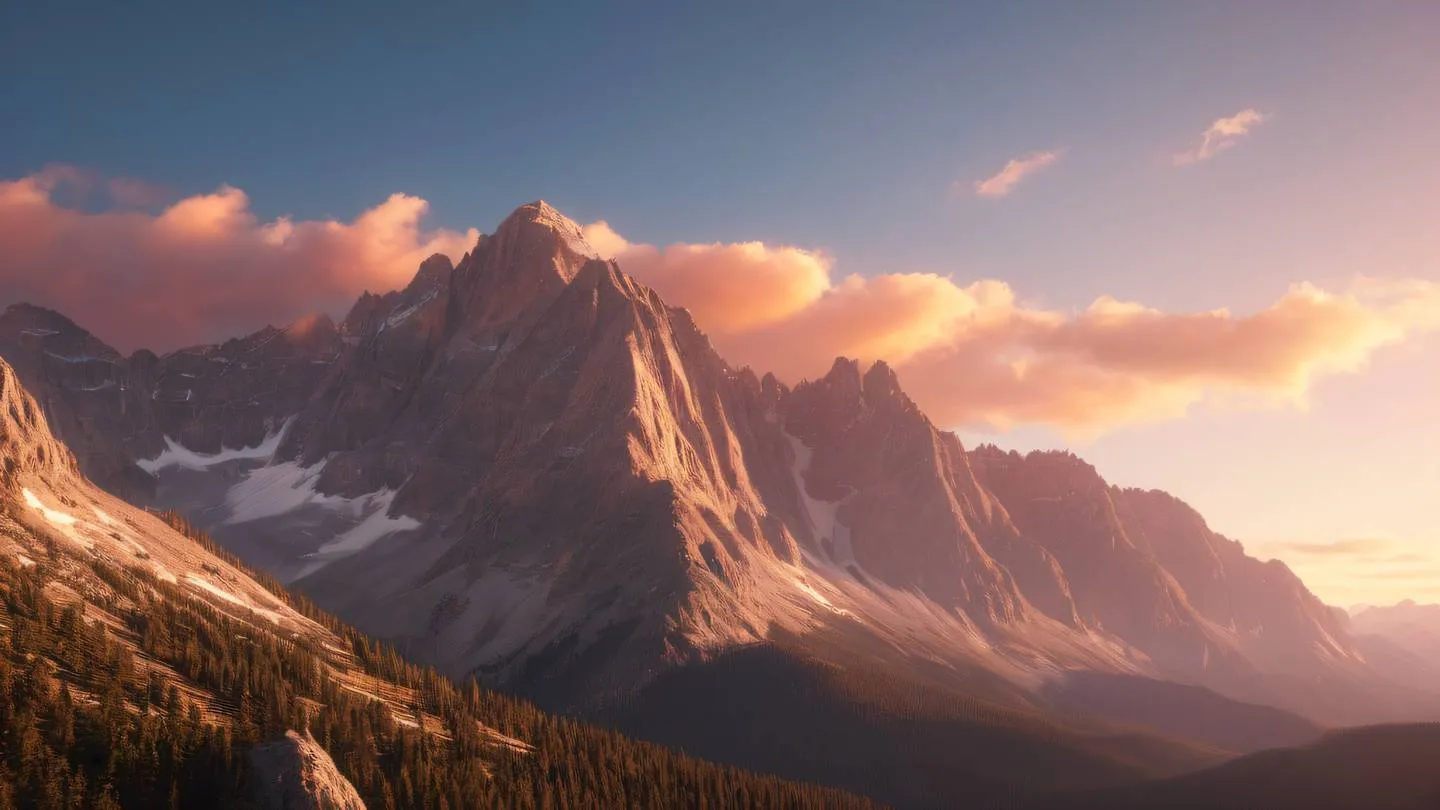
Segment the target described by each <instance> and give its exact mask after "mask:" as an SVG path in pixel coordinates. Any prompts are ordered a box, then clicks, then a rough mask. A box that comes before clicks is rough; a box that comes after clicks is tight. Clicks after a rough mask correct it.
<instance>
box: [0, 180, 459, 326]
mask: <svg viewBox="0 0 1440 810" xmlns="http://www.w3.org/2000/svg"><path fill="white" fill-rule="evenodd" d="M98 188H107V190H108V192H109V193H110V194H111V195H112V197H113V198H116V199H117V200H118V201H120V202H121V203H122V204H124V205H128V206H141V207H143V206H146V205H154V204H155V203H156V202H157V201H158V200H159V199H161V197H160V196H157V195H159V194H161V192H158V191H157V190H156V189H155V188H154V187H151V186H148V185H146V184H125V183H121V184H119V185H116V184H109V185H107V184H105V183H103V182H100V181H99V179H98V178H97V177H96V176H95V175H94V174H93V173H89V172H84V171H82V170H79V169H75V168H73V167H65V166H55V167H47V168H46V169H45V170H44V171H42V172H39V173H37V174H35V175H31V176H29V177H25V178H22V179H19V180H13V181H0V289H3V291H4V296H5V300H6V301H8V302H15V301H29V302H31V303H36V304H41V305H45V306H52V307H54V308H56V309H59V310H61V311H63V312H64V313H65V314H66V315H69V316H70V317H72V318H74V319H75V320H76V321H77V322H78V323H80V324H83V325H84V326H86V327H87V328H90V329H92V330H94V331H95V332H96V333H97V334H98V335H100V336H101V337H102V338H104V339H105V340H108V341H111V342H113V343H114V344H115V345H116V346H117V347H118V348H121V349H122V350H126V351H128V350H131V349H135V348H139V347H148V348H152V349H159V350H164V349H168V348H174V347H176V346H179V345H185V344H190V343H195V342H200V341H207V340H216V339H221V338H225V337H230V336H233V335H235V334H238V333H241V332H245V331H249V330H253V329H255V328H258V327H259V326H261V325H264V324H266V323H274V324H282V323H288V322H289V321H291V320H294V319H295V318H297V317H299V316H301V315H304V314H306V313H308V312H311V311H315V310H320V311H325V312H329V313H332V314H342V313H343V312H344V311H345V310H346V309H347V308H348V307H349V306H350V305H351V304H352V303H353V302H354V299H355V298H356V297H357V296H358V295H359V294H360V293H361V292H362V291H364V290H367V289H368V290H390V289H394V288H397V287H400V286H403V285H404V284H405V283H406V282H407V281H408V280H409V279H410V278H411V277H412V276H413V275H414V273H415V270H416V268H417V267H419V265H420V262H422V261H423V260H424V259H425V258H426V257H428V256H430V255H431V254H434V253H444V254H447V255H449V256H451V257H453V258H458V257H459V256H460V255H461V254H462V253H464V252H465V251H466V250H467V249H469V248H470V247H472V246H473V245H474V244H475V241H476V240H477V239H478V238H479V234H478V232H476V231H474V230H471V231H469V232H467V233H463V234H462V233H456V232H452V231H445V230H437V231H424V230H422V229H421V227H420V222H421V219H422V218H423V217H424V215H425V212H426V208H427V203H426V202H425V201H424V200H422V199H420V198H418V197H411V196H407V195H404V194H394V195H391V196H390V197H389V198H388V199H387V200H385V201H384V202H382V203H380V204H379V205H377V206H375V207H373V208H370V209H368V210H366V211H364V212H363V213H361V214H360V215H359V216H357V217H356V218H355V219H354V220H353V221H351V222H348V223H347V222H340V221H336V220H304V221H292V220H290V219H288V218H280V219H277V220H275V221H272V222H261V221H259V219H258V218H257V217H256V216H255V215H254V214H253V213H252V212H251V211H250V200H249V198H248V197H247V196H246V195H245V193H244V192H243V191H241V190H240V189H237V188H233V187H230V186H222V187H221V188H219V189H218V190H216V191H215V192H213V193H210V194H199V195H195V196H191V197H186V198H184V199H181V200H179V201H177V202H174V203H172V204H171V205H169V206H168V207H166V208H164V209H163V210H162V211H161V212H160V213H158V214H150V213H146V212H144V211H137V210H125V209H121V210H110V211H105V212H102V213H90V212H87V211H82V210H79V209H78V208H74V207H68V206H67V205H65V204H62V202H61V201H60V199H61V198H60V197H59V194H58V193H59V192H62V191H64V190H66V189H70V190H73V191H75V192H76V193H78V194H79V195H80V196H81V197H82V198H83V197H84V196H85V195H86V194H88V193H90V191H92V190H94V189H98ZM117 189H118V191H117Z"/></svg>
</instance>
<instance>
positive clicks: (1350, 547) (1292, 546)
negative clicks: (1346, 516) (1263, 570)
mask: <svg viewBox="0 0 1440 810" xmlns="http://www.w3.org/2000/svg"><path fill="white" fill-rule="evenodd" d="M1392 545H1393V544H1392V543H1391V541H1389V540H1385V539H1383V538H1378V537H1356V538H1351V539H1347V540H1333V541H1331V542H1328V543H1304V542H1298V543H1276V544H1274V545H1273V546H1272V548H1273V549H1274V550H1275V551H1278V552H1280V553H1288V554H1303V555H1306V556H1311V557H1354V556H1366V555H1371V554H1377V553H1379V552H1382V551H1385V550H1386V549H1388V548H1390V547H1391V546H1392Z"/></svg>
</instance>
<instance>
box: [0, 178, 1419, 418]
mask: <svg viewBox="0 0 1440 810" xmlns="http://www.w3.org/2000/svg"><path fill="white" fill-rule="evenodd" d="M91 194H104V195H106V196H107V198H108V200H109V203H110V207H109V209H108V210H105V211H103V212H98V213H97V212H92V211H90V210H87V209H84V208H81V207H79V203H77V202H75V200H76V199H83V198H85V197H86V196H87V195H91ZM166 198H167V197H166V195H165V193H164V192H163V190H159V189H155V188H153V187H151V186H148V185H146V184H143V183H131V184H117V183H114V182H111V181H105V180H103V179H97V178H95V177H93V176H90V175H86V174H84V173H82V172H78V171H76V170H71V169H68V168H65V167H58V168H55V169H51V170H47V171H46V172H42V173H39V174H36V175H32V176H30V177H26V178H23V179H20V180H15V181H9V182H3V181H0V304H4V303H10V302H15V301H31V302H34V303H38V304H42V305H48V306H53V307H55V308H57V309H59V310H61V311H63V312H64V313H66V314H67V315H69V316H71V317H72V318H74V319H76V320H77V321H78V322H79V323H81V324H83V325H85V326H86V327H87V328H90V329H93V330H94V331H95V332H96V333H97V334H99V335H100V336H101V337H102V338H104V339H106V340H108V341H111V342H112V343H114V344H116V345H117V346H118V347H120V348H121V349H122V350H130V349H133V348H136V347H139V346H148V347H151V348H157V349H166V348H173V347H176V346H179V345H185V344H191V343H195V342H200V341H209V340H216V339H222V338H226V337H230V336H234V335H238V334H243V333H246V332H250V331H253V330H254V329H257V328H259V327H260V326H262V325H264V324H265V323H273V324H277V325H278V324H283V323H288V322H290V321H292V320H294V319H296V318H298V317H300V316H302V315H304V314H306V313H307V312H310V311H313V310H321V311H327V312H331V313H334V314H340V313H343V312H344V311H345V310H346V309H348V307H349V306H350V305H351V304H352V303H353V301H354V299H355V298H356V297H357V296H358V295H359V293H360V292H361V291H362V290H366V289H369V290H376V291H379V290H390V289H395V288H398V287H401V286H403V285H404V284H405V283H406V282H408V281H409V279H410V278H411V277H412V276H413V274H414V273H415V271H416V268H417V267H418V266H419V265H420V263H421V261H423V260H424V259H425V258H426V257H428V256H429V255H431V254H433V253H437V252H438V253H445V254H448V255H450V256H452V257H458V256H459V255H460V254H461V253H463V252H464V251H465V250H466V249H468V248H469V247H471V246H472V245H473V244H474V243H475V240H476V239H477V238H478V233H477V232H475V231H473V230H472V231H469V232H467V233H464V234H461V233H456V232H451V231H444V230H437V231H425V230H422V228H421V225H420V223H421V220H422V218H423V216H424V214H425V211H426V203H425V201H424V200H422V199H419V198H417V197H411V196H406V195H403V194H396V195H392V196H391V197H390V198H389V199H387V200H385V201H384V202H382V203H380V204H379V205H376V206H375V207H373V208H371V209H369V210H367V211H364V212H363V213H361V214H360V215H359V216H357V217H355V219H354V220H352V221H350V222H341V221H336V220H309V221H295V220H291V219H288V218H283V217H282V218H279V219H276V220H274V221H270V222H261V221H260V220H259V219H258V218H257V217H256V216H255V215H254V214H253V213H252V212H251V211H250V208H249V199H248V198H247V197H246V195H245V194H244V192H242V191H240V190H239V189H236V188H232V187H229V186H222V187H221V188H219V189H218V190H216V191H215V192H213V193H211V194H201V195H195V196H191V197H185V198H182V199H178V200H175V201H173V202H170V203H168V204H163V203H159V202H157V200H161V199H166ZM168 198H169V199H173V195H170V196H169V197H168ZM584 230H585V235H586V237H587V239H588V240H589V241H590V243H591V244H592V245H593V246H594V247H595V248H596V249H597V250H599V251H600V252H601V253H602V254H604V255H607V256H612V257H614V258H616V259H618V260H619V262H620V264H621V266H622V267H623V268H624V269H625V270H626V271H628V272H630V273H631V274H632V275H634V276H636V277H637V278H639V279H640V280H642V281H644V282H645V283H647V284H649V285H650V286H652V287H654V288H655V289H656V290H657V291H658V292H659V293H660V294H661V295H662V296H664V297H665V298H666V300H668V301H670V302H671V303H673V304H677V305H680V306H684V307H687V308H689V309H690V310H691V312H692V313H693V314H694V315H695V318H696V320H697V321H698V322H699V324H700V326H701V327H702V328H703V329H705V330H706V331H707V332H708V333H709V334H710V336H711V338H712V340H713V342H714V344H715V346H716V348H717V349H719V350H720V352H721V353H722V354H723V355H724V356H725V357H726V358H727V359H728V360H730V361H731V362H732V363H734V364H736V365H749V366H752V367H754V368H756V369H757V370H761V371H774V372H775V373H776V374H777V375H778V376H780V377H781V378H782V379H784V380H787V381H789V382H795V381H798V380H800V379H802V378H806V377H810V378H813V377H816V376H819V375H821V374H824V373H825V371H826V370H827V369H828V368H829V367H830V364H831V363H832V361H833V360H834V358H835V357H836V356H840V355H844V356H847V357H854V358H858V359H860V360H863V361H867V362H869V361H874V360H881V359H883V360H886V361H887V362H889V363H890V364H891V365H892V366H893V367H895V368H896V370H897V371H898V372H899V374H900V375H901V377H902V380H903V382H904V384H905V387H906V389H907V390H908V391H909V392H910V393H911V395H912V396H913V397H914V398H915V399H916V400H917V401H918V402H919V404H920V405H921V406H922V407H923V408H924V409H925V410H926V411H927V413H929V414H930V416H931V417H932V418H933V419H934V420H935V421H936V422H937V423H939V424H941V425H943V426H947V427H960V426H967V427H981V428H983V427H986V426H989V427H994V428H1001V429H1003V428H1006V427H1009V426H1013V425H1015V424H1020V423H1040V424H1047V425H1051V426H1054V427H1058V428H1060V429H1062V430H1067V431H1070V432H1072V433H1077V434H1082V435H1083V434H1085V433H1093V432H1096V431H1101V430H1104V429H1107V428H1110V427H1113V426H1116V425H1120V424H1125V423H1132V422H1143V421H1155V420H1163V419H1170V418H1175V417H1179V416H1182V415H1184V414H1185V413H1186V412H1187V411H1188V410H1189V409H1190V408H1192V407H1194V406H1195V405H1197V404H1200V403H1207V404H1221V405H1234V404H1239V405H1252V404H1261V405H1274V404H1280V405H1285V404H1295V403H1300V402H1303V401H1304V398H1305V396H1306V394H1307V392H1308V391H1309V389H1310V387H1311V386H1312V385H1313V383H1314V382H1315V381H1316V380H1319V379H1321V378H1323V377H1326V376H1329V375H1334V374H1344V373H1349V372H1354V371H1357V370H1359V369H1360V368H1362V367H1363V366H1364V364H1365V363H1366V361H1367V360H1368V359H1369V357H1370V356H1371V355H1372V354H1373V353H1374V352H1375V351H1376V350H1378V349H1380V348H1382V347H1385V346H1388V345H1391V344H1395V343H1399V342H1401V341H1405V340H1407V339H1409V338H1411V337H1413V336H1415V335H1417V334H1419V333H1422V332H1426V331H1430V330H1434V329H1437V328H1440V284H1437V283H1435V282H1428V281H1418V280H1398V281H1396V280H1391V281H1382V280H1376V279H1365V278H1361V279H1357V280H1356V281H1355V282H1354V283H1353V284H1351V285H1350V286H1348V287H1347V288H1345V289H1340V290H1323V289H1320V288H1318V287H1316V286H1314V285H1311V284H1306V283H1299V284H1295V285H1293V286H1291V287H1290V288H1289V289H1288V290H1287V291H1286V292H1285V293H1284V294H1283V295H1281V296H1280V297H1279V298H1278V299H1277V300H1275V301H1274V302H1273V303H1272V304H1271V305H1270V306H1268V307H1266V308H1264V309H1261V310H1260V311H1258V312H1252V313H1244V314H1237V313H1231V312H1228V311H1225V310H1216V311H1210V312H1182V313H1174V312H1162V311H1158V310H1155V309H1152V308H1148V307H1145V306H1142V305H1140V304H1136V303H1132V302H1127V301H1120V300H1117V299H1114V298H1111V297H1101V298H1099V299H1097V300H1096V301H1094V302H1093V303H1092V304H1090V305H1089V306H1088V307H1086V308H1084V309H1081V310H1078V311H1073V310H1055V309H1045V308H1040V307H1035V306H1027V305H1025V304H1023V303H1021V302H1020V301H1019V300H1018V299H1017V296H1016V293H1015V291H1014V290H1012V289H1011V288H1010V286H1009V285H1007V284H1006V283H1004V282H1002V281H994V280H981V281H975V282H973V283H960V282H957V281H956V280H954V279H952V278H950V277H948V276H944V275H939V274H934V273H886V274H881V275H875V276H861V275H844V276H842V275H839V274H837V273H836V272H835V267H834V262H833V260H832V259H831V258H830V257H829V256H827V255H825V254H823V253H820V252H816V251H813V250H806V249H802V248H797V247H789V246H782V245H772V244H765V243H760V242H745V243H733V244H726V243H712V244H676V245H670V246H667V247H663V248H662V247H657V246H654V245H647V244H640V243H632V242H630V241H629V240H627V239H625V238H624V237H623V236H622V235H621V234H619V233H617V232H616V231H615V229H613V228H611V227H610V226H609V225H608V224H606V223H604V222H597V223H594V224H592V225H588V226H586V227H585V229H584Z"/></svg>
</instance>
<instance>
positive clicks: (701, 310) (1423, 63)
mask: <svg viewBox="0 0 1440 810" xmlns="http://www.w3.org/2000/svg"><path fill="white" fill-rule="evenodd" d="M203 5H205V6H206V8H204V9H203V10H201V9H199V8H198V7H197V4H182V3H155V2H136V3H129V4H114V3H106V4H80V3H65V2H57V3H48V4H39V3H30V4H9V5H6V6H5V7H4V8H3V9H0V120H3V121H4V122H5V123H4V126H0V305H3V304H8V303H11V302H14V301H18V300H29V301H34V302H36V303H41V304H46V305H49V306H53V307H55V308H57V309H60V310H61V311H64V312H66V313H67V314H69V315H71V316H72V317H74V318H75V319H76V320H77V321H78V322H80V323H81V324H82V325H84V326H86V327H87V328H90V329H92V330H93V331H95V332H97V334H99V335H100V336H101V337H103V338H105V339H107V340H110V341H111V342H112V343H114V344H116V345H117V346H119V347H120V348H122V349H124V350H127V351H128V350H132V349H134V348H136V347H138V346H141V345H145V346H150V347H153V348H161V349H163V348H173V347H175V346H178V345H181V344H183V343H184V342H186V341H190V342H194V341H199V340H212V339H215V338H219V337H225V336H229V335H233V334H239V333H242V332H246V331H250V330H253V329H255V328H259V327H260V326H263V325H265V324H266V323H270V322H283V321H284V320H286V319H289V318H294V317H298V316H299V315H301V314H304V313H305V312H308V311H311V310H315V309H319V310H324V311H329V312H331V313H332V314H343V312H344V310H345V308H346V307H347V306H348V304H349V303H350V302H351V301H353V299H354V297H355V296H356V295H357V294H358V293H359V292H360V291H361V290H364V289H372V290H379V289H388V288H393V287H397V286H401V285H403V283H404V282H405V281H406V280H408V278H409V276H410V275H412V274H413V272H414V269H415V267H416V266H418V264H419V261H420V260H422V259H423V258H425V257H426V256H428V255H429V254H430V253H433V252H444V253H448V254H450V255H452V257H455V258H458V257H459V255H460V254H461V253H463V252H464V250H466V249H467V248H468V247H469V246H470V245H473V243H474V240H475V238H476V236H477V234H478V233H479V232H484V231H487V230H492V229H493V227H494V225H495V224H496V223H498V222H499V221H500V220H501V219H502V218H503V217H504V216H505V215H506V214H507V213H508V212H509V211H511V210H512V209H513V208H515V207H516V206H517V205H519V204H521V203H524V202H527V201H530V200H534V199H540V198H543V199H545V200H547V201H549V202H550V203H552V204H553V205H555V206H556V207H558V208H559V209H560V210H562V211H563V212H565V213H566V214H567V215H569V216H570V217H572V218H573V219H575V220H576V221H577V222H579V223H582V224H583V225H584V226H585V230H586V234H587V236H588V237H589V238H590V241H591V243H592V244H594V245H595V247H596V248H597V250H600V251H601V252H602V253H605V254H606V255H608V256H613V257H615V258H616V259H617V261H619V262H620V264H621V266H622V268H624V269H626V270H627V271H630V272H632V273H634V274H635V275H636V276H637V277H639V278H640V279H641V280H643V281H646V282H647V283H649V284H651V285H652V286H654V287H655V288H656V289H657V290H659V291H660V292H661V293H662V295H665V296H666V297H667V299H669V300H672V301H673V302H674V303H677V304H680V305H684V306H687V307H689V308H690V309H691V310H692V311H693V312H694V313H695V315H696V318H697V320H698V321H699V322H700V325H701V326H702V328H704V329H706V331H707V332H709V333H710V334H711V335H712V337H713V338H714V340H715V343H716V346H717V347H718V348H719V349H720V350H721V351H722V353H724V354H725V355H726V356H727V357H728V358H729V359H731V360H732V361H733V362H736V363H748V364H750V365H753V366H756V367H757V368H771V369H772V370H775V371H776V372H777V373H779V374H781V375H782V376H783V377H785V378H787V379H790V380H794V379H798V378H800V377H805V376H811V377H813V376H818V375H819V374H821V373H823V372H824V371H825V369H826V368H827V367H828V365H829V362H828V361H829V360H830V359H832V358H833V357H834V356H836V355H838V354H846V355H851V356H859V357H861V358H862V359H865V360H866V361H871V360H876V359H884V360H886V361H887V362H890V363H891V364H892V365H893V366H895V367H896V369H897V371H898V373H899V374H900V378H901V382H902V384H903V385H904V386H905V387H906V389H907V390H908V391H910V392H911V394H912V395H913V396H915V398H916V399H917V401H918V402H920V404H921V405H922V406H923V407H924V408H925V409H926V411H927V412H928V413H930V414H931V415H932V417H933V418H934V419H935V420H936V422H937V423H939V424H941V425H942V426H944V427H950V428H954V429H955V430H957V432H959V433H960V435H961V436H962V437H963V438H964V439H965V440H966V441H967V442H971V443H975V442H979V441H991V442H995V443H997V444H1000V445H1001V446H1003V447H1014V448H1019V449H1030V448H1037V447H1056V446H1059V447H1067V448H1069V449H1071V450H1074V451H1075V452H1077V453H1079V454H1080V455H1082V456H1083V457H1084V458H1086V459H1087V460H1088V461H1090V462H1091V463H1093V464H1094V465H1095V466H1096V468H1097V469H1098V470H1099V471H1100V472H1101V474H1102V475H1104V476H1106V477H1107V479H1109V480H1110V481H1111V482H1113V483H1116V484H1120V485H1125V486H1143V487H1154V488H1161V489H1166V490H1168V491H1170V492H1172V493H1174V494H1176V495H1177V496H1179V497H1181V498H1183V499H1185V500H1186V501H1188V502H1189V503H1191V504H1192V505H1193V506H1195V507H1196V508H1197V509H1199V510H1200V511H1201V512H1202V514H1204V515H1205V516H1206V517H1207V519H1208V520H1209V522H1210V524H1211V526H1212V527H1213V528H1215V529H1216V530H1218V531H1220V532H1222V533H1224V534H1226V535H1228V536H1231V537H1234V538H1237V539H1240V540H1242V541H1243V542H1244V543H1245V544H1246V546H1247V548H1249V549H1250V550H1251V551H1252V553H1255V554H1257V555H1259V556H1262V557H1270V556H1277V557H1280V558H1281V559H1284V560H1285V561H1286V562H1287V563H1289V564H1290V565H1291V566H1292V567H1293V568H1295V569H1296V570H1297V571H1298V572H1299V573H1300V574H1301V575H1302V576H1303V577H1304V578H1305V580H1306V582H1307V583H1308V584H1310V586H1311V587H1312V588H1313V589H1314V590H1315V591H1316V592H1317V593H1318V594H1319V595H1320V596H1322V597H1323V598H1325V599H1326V600H1328V601H1330V602H1332V603H1334V604H1339V605H1345V606H1348V605H1352V604H1355V603H1359V602H1376V603H1386V602H1394V601H1397V600H1399V599H1401V598H1406V597H1413V598H1416V599H1417V600H1421V601H1427V600H1428V601H1440V497H1437V492H1440V428H1437V427H1436V425H1435V417H1434V415H1435V414H1437V413H1440V374H1437V373H1436V372H1437V370H1440V334H1437V332H1440V228H1437V227H1436V225H1437V223H1436V218H1437V213H1440V211H1437V208H1440V194H1437V192H1440V159H1437V158H1436V156H1435V155H1436V152H1435V143H1436V133H1437V132H1440V6H1437V5H1436V4H1433V3H1429V2H1423V1H1422V0H1414V2H1385V1H1382V2H1371V3H1356V2H1327V1H1326V0H1312V2H1307V3H1305V4H1304V9H1303V13H1301V12H1300V9H1299V8H1298V7H1297V6H1296V5H1295V4H1281V3H1271V4H1256V3H1250V2H1239V1H1238V0H1237V1H1236V2H1223V1H1218V0H1217V2H1210V3H1192V2H1179V1H1178V0H1176V1H1175V2H1161V1H1159V0H1145V2H1093V3H1072V2H1058V1H1057V2H1017V3H1010V4H983V5H982V4H959V3H952V4H942V3H919V2H916V3H868V2H867V3H843V2H842V3H834V2H832V3H802V2H794V3H783V4H772V3H729V4H661V3H653V4H645V3H639V2H622V3H618V4H605V5H607V6H608V7H607V8H600V7H599V6H600V5H602V4H588V3H586V4H582V3H574V4H569V3H550V4H545V5H543V6H540V5H538V4H537V5H535V6H534V7H531V8H481V6H484V5H488V4H472V3H453V4H444V3H427V4H423V6H424V7H423V8H408V7H407V8H404V10H403V11H402V10H401V7H399V6H395V5H393V4H388V3H385V4H380V3H365V2H352V3H345V4H339V3H335V4H325V3H307V4H288V3H250V4H228V5H225V6H216V5H214V4H203ZM296 5H303V6H304V8H292V7H291V6H296ZM416 5H421V4H416ZM514 5H517V6H518V5H519V4H514Z"/></svg>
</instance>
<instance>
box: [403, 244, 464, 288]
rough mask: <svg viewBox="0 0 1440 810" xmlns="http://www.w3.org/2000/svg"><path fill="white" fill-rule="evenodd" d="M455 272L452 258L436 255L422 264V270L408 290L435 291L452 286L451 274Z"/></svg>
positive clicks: (440, 254) (411, 282) (418, 272)
mask: <svg viewBox="0 0 1440 810" xmlns="http://www.w3.org/2000/svg"><path fill="white" fill-rule="evenodd" d="M453 272H455V264H454V263H453V262H451V261H450V257H449V256H446V255H445V254H444V253H436V254H434V255H432V256H431V257H430V258H428V259H426V260H425V261H423V262H421V263H420V270H419V271H417V272H416V273H415V278H413V279H412V280H411V281H410V285H409V286H408V287H407V288H406V289H407V291H408V290H413V289H417V288H424V289H434V288H444V287H448V286H450V274H451V273H453Z"/></svg>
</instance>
